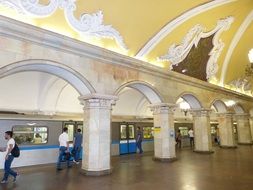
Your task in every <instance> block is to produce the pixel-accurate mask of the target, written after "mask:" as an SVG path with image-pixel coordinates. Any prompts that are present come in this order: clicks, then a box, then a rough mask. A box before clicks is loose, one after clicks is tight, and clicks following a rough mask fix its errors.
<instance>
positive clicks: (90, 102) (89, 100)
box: [78, 93, 118, 109]
mask: <svg viewBox="0 0 253 190" xmlns="http://www.w3.org/2000/svg"><path fill="white" fill-rule="evenodd" d="M78 99H79V101H80V103H81V105H83V106H84V109H85V108H104V109H105V108H107V109H111V106H112V105H113V104H115V101H116V100H118V97H117V96H113V95H106V94H97V93H93V94H87V95H84V96H79V97H78Z"/></svg>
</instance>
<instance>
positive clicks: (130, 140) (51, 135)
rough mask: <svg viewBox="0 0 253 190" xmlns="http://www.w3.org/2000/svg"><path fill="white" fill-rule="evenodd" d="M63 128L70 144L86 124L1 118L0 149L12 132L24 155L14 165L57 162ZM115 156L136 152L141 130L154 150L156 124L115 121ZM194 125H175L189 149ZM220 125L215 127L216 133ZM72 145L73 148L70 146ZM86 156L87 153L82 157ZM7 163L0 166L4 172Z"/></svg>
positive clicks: (0, 158) (149, 148)
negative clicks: (0, 135) (7, 133)
mask: <svg viewBox="0 0 253 190" xmlns="http://www.w3.org/2000/svg"><path fill="white" fill-rule="evenodd" d="M63 127H67V128H68V135H69V139H70V141H73V137H74V133H75V132H76V131H77V129H78V128H80V129H82V128H83V123H82V121H63V120H45V119H43V120H42V119H41V120H29V119H15V120H14V119H0V134H2V137H1V138H0V147H4V146H6V141H5V139H4V132H5V131H8V130H11V131H13V134H14V139H15V141H16V143H17V144H18V145H19V147H20V150H21V154H20V157H19V158H18V159H15V160H14V163H13V166H14V167H20V166H31V165H41V164H49V163H56V160H57V157H58V148H59V143H58V137H59V135H60V134H61V133H62V129H63ZM111 127H112V130H111V131H112V133H111V134H112V135H111V155H112V156H117V155H124V154H132V153H136V141H135V138H136V129H137V127H140V128H141V130H142V131H143V150H144V152H148V151H153V150H154V140H153V136H154V131H153V122H152V121H145V122H136V121H134V122H118V121H117V122H112V125H111ZM191 127H192V123H183V124H182V123H175V131H176V130H178V129H180V131H181V134H182V136H183V140H182V146H183V147H185V146H189V140H188V130H189V128H191ZM215 130H217V125H216V126H213V131H215ZM70 146H71V145H70ZM4 156H5V154H4V153H0V162H1V163H3V161H4ZM82 156H85V153H84V154H82V155H81V158H82ZM2 168H3V164H1V165H0V169H2Z"/></svg>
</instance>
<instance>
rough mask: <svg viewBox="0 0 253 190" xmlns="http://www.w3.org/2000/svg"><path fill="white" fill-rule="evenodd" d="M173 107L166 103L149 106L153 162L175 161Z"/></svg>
mask: <svg viewBox="0 0 253 190" xmlns="http://www.w3.org/2000/svg"><path fill="white" fill-rule="evenodd" d="M174 107H175V106H174V105H171V104H166V103H161V104H156V105H154V104H153V105H152V106H151V110H152V111H153V115H154V160H156V161H174V160H176V151H175V130H174V118H173V111H172V109H173V108H174Z"/></svg>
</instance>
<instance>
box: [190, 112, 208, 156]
mask: <svg viewBox="0 0 253 190" xmlns="http://www.w3.org/2000/svg"><path fill="white" fill-rule="evenodd" d="M210 112H211V110H210V109H195V110H192V111H191V113H192V116H193V131H194V145H195V147H194V152H198V153H207V154H208V153H213V150H212V140H211V126H210Z"/></svg>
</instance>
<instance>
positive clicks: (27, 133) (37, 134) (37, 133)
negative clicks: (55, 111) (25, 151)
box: [12, 125, 48, 145]
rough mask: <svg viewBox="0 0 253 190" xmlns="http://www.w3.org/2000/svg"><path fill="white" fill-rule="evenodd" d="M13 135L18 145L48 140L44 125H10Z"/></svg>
mask: <svg viewBox="0 0 253 190" xmlns="http://www.w3.org/2000/svg"><path fill="white" fill-rule="evenodd" d="M12 132H13V137H14V139H15V141H16V143H17V144H19V145H38V144H46V143H47V141H48V127H46V126H24V125H16V126H13V127H12Z"/></svg>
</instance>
